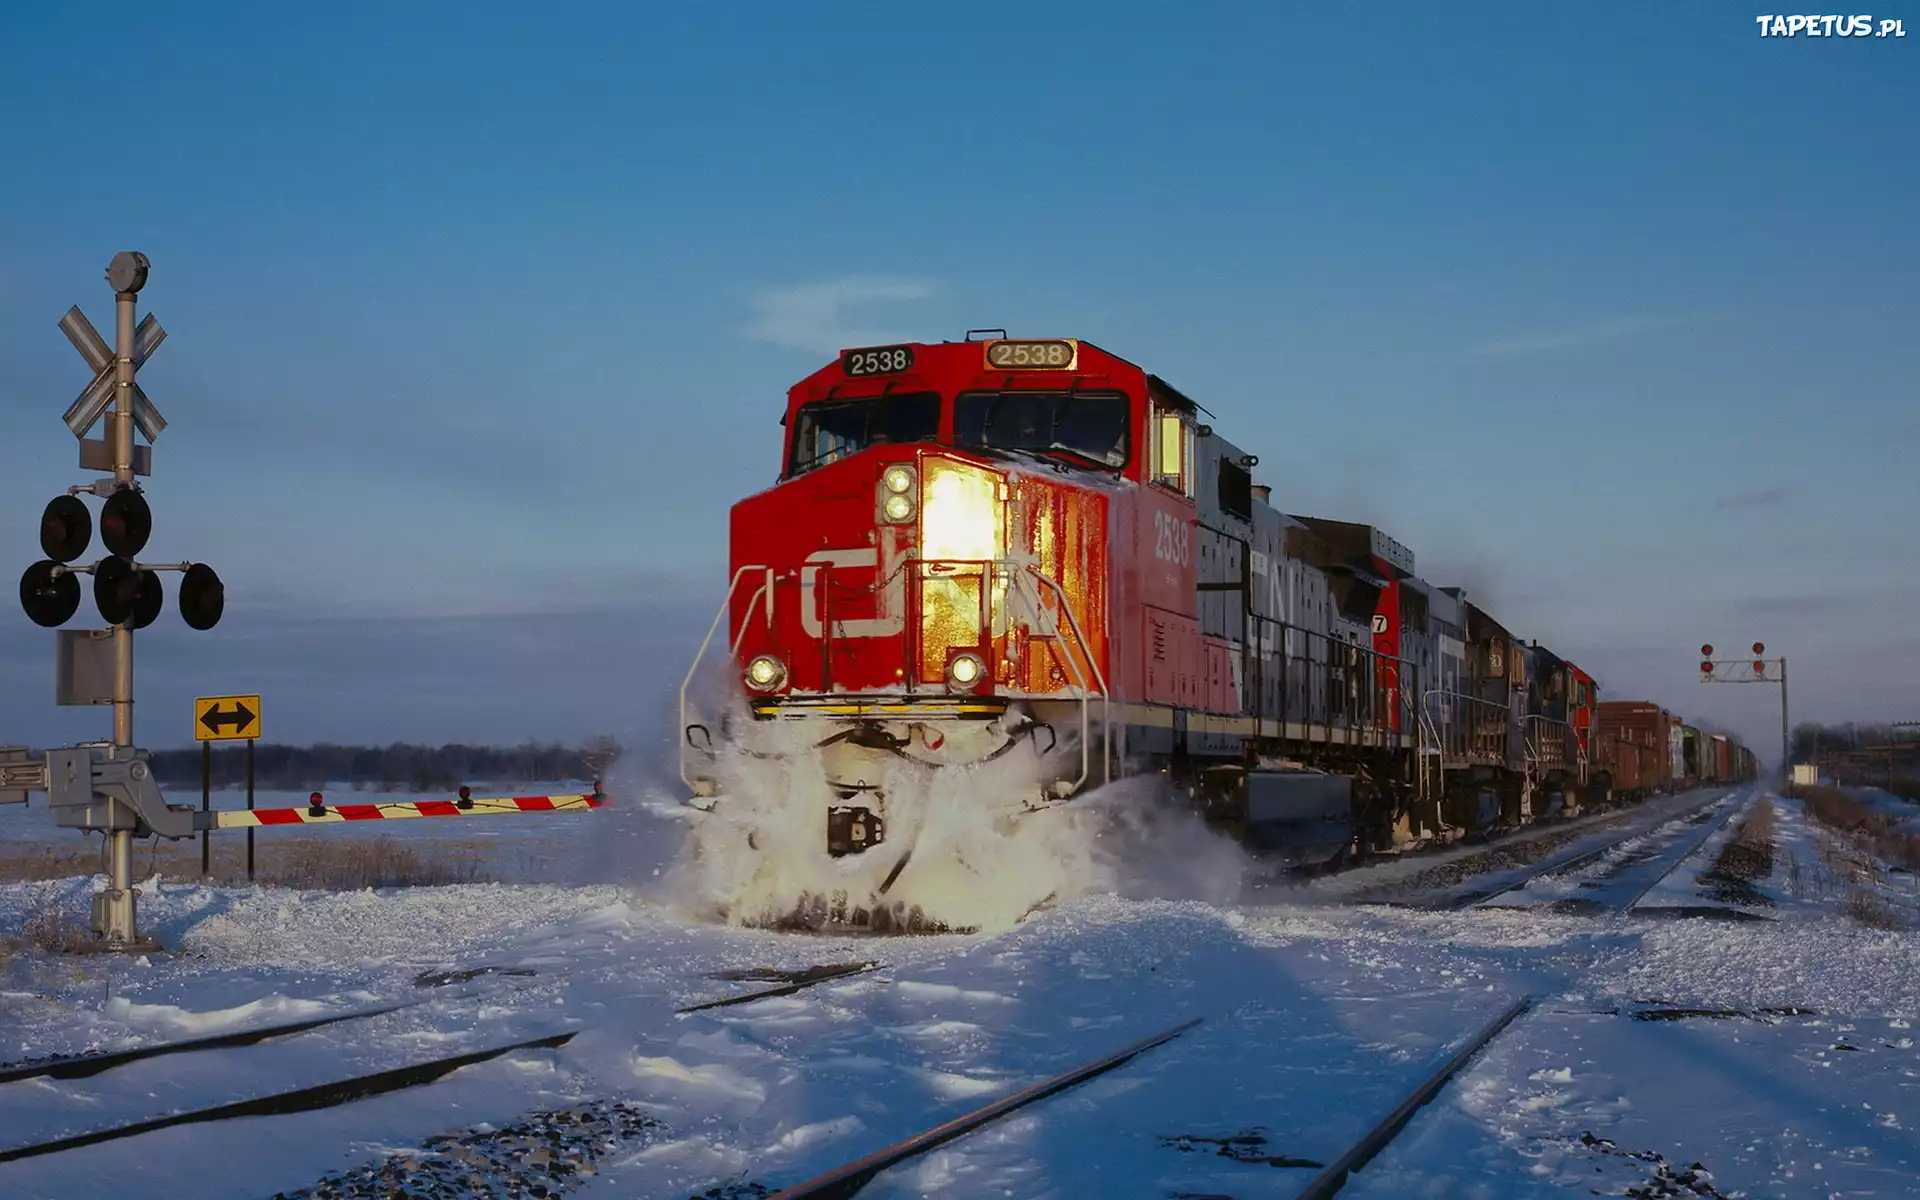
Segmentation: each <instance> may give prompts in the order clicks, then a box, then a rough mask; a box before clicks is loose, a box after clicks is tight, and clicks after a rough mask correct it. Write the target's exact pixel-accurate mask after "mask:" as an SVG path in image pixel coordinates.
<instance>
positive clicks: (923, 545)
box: [920, 467, 1004, 562]
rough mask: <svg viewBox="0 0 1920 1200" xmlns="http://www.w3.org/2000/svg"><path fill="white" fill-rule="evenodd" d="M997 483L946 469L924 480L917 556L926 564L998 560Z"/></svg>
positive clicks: (975, 474) (1000, 509) (979, 475)
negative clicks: (924, 503) (925, 493)
mask: <svg viewBox="0 0 1920 1200" xmlns="http://www.w3.org/2000/svg"><path fill="white" fill-rule="evenodd" d="M997 483H998V481H997V479H996V478H995V477H994V476H992V475H988V474H986V473H985V472H982V471H977V470H974V469H971V468H960V467H953V468H945V469H942V470H939V471H930V472H929V474H928V476H927V499H926V511H925V513H923V514H922V516H921V518H920V556H921V557H922V558H925V559H927V560H928V561H948V562H979V561H981V560H992V559H998V558H999V557H1000V524H1001V521H1002V519H1003V517H1002V514H1003V511H1004V510H1003V507H1002V505H1001V504H1000V500H999V497H998V489H997Z"/></svg>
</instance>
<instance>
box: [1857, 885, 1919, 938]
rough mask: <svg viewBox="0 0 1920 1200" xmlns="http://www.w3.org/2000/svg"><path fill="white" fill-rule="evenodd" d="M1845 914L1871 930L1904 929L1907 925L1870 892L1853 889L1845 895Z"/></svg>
mask: <svg viewBox="0 0 1920 1200" xmlns="http://www.w3.org/2000/svg"><path fill="white" fill-rule="evenodd" d="M1844 907H1845V911H1846V914H1847V915H1848V916H1850V917H1852V918H1853V919H1854V920H1856V921H1858V922H1860V923H1861V924H1862V925H1865V926H1868V927H1869V928H1872V929H1905V928H1906V927H1907V923H1906V922H1905V921H1903V920H1902V919H1901V918H1900V914H1899V913H1898V912H1896V911H1895V910H1894V908H1893V906H1892V905H1890V904H1888V903H1887V902H1886V901H1885V900H1882V899H1881V898H1880V897H1879V896H1877V895H1875V894H1874V893H1872V892H1868V891H1863V890H1861V889H1860V888H1854V889H1853V890H1851V891H1849V892H1848V893H1847V901H1846V904H1845V906H1844Z"/></svg>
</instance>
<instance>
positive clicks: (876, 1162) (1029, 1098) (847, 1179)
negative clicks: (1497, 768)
mask: <svg viewBox="0 0 1920 1200" xmlns="http://www.w3.org/2000/svg"><path fill="white" fill-rule="evenodd" d="M1533 1003H1534V1000H1533V997H1531V996H1523V997H1521V998H1520V999H1519V1000H1517V1001H1515V1002H1513V1003H1512V1004H1510V1005H1508V1006H1507V1008H1506V1009H1505V1010H1504V1011H1502V1012H1501V1013H1500V1014H1499V1015H1498V1016H1496V1017H1495V1018H1494V1019H1493V1020H1492V1021H1490V1022H1488V1023H1487V1024H1486V1025H1484V1026H1482V1027H1481V1028H1480V1029H1478V1030H1476V1031H1475V1032H1474V1033H1473V1034H1471V1035H1470V1036H1469V1037H1468V1038H1467V1040H1466V1041H1465V1042H1464V1043H1463V1044H1462V1045H1461V1046H1460V1048H1459V1049H1457V1050H1455V1051H1454V1052H1453V1054H1451V1055H1450V1056H1448V1058H1447V1059H1446V1060H1445V1061H1443V1062H1441V1063H1440V1064H1439V1065H1438V1066H1436V1067H1435V1068H1434V1070H1433V1071H1431V1072H1429V1073H1428V1074H1427V1075H1426V1076H1425V1077H1423V1078H1422V1079H1421V1080H1420V1082H1419V1083H1418V1084H1417V1085H1415V1087H1414V1088H1413V1090H1412V1091H1411V1092H1410V1093H1408V1095H1407V1096H1406V1097H1405V1098H1404V1099H1402V1100H1401V1101H1400V1102H1399V1103H1398V1104H1396V1105H1395V1106H1394V1107H1393V1109H1392V1110H1391V1111H1390V1112H1388V1113H1387V1114H1386V1115H1385V1116H1384V1117H1382V1118H1381V1119H1380V1120H1379V1121H1378V1122H1377V1123H1375V1124H1374V1125H1373V1126H1372V1128H1370V1129H1368V1130H1367V1132H1366V1133H1365V1134H1363V1135H1362V1136H1361V1137H1360V1139H1359V1140H1358V1141H1357V1142H1355V1143H1354V1144H1353V1145H1352V1146H1351V1147H1349V1148H1348V1149H1347V1150H1346V1151H1345V1152H1344V1153H1342V1154H1341V1155H1340V1156H1339V1157H1338V1158H1336V1159H1335V1160H1334V1161H1333V1162H1332V1163H1331V1164H1329V1165H1328V1166H1327V1167H1325V1168H1324V1169H1323V1170H1322V1171H1321V1173H1320V1174H1319V1175H1318V1176H1316V1177H1315V1178H1314V1179H1313V1180H1312V1182H1310V1183H1308V1184H1307V1186H1306V1187H1305V1189H1303V1190H1302V1191H1301V1192H1300V1194H1299V1200H1326V1198H1327V1197H1330V1196H1333V1195H1334V1194H1336V1193H1337V1192H1339V1191H1340V1189H1341V1188H1342V1187H1344V1186H1345V1184H1346V1182H1347V1180H1348V1178H1349V1177H1350V1176H1351V1175H1352V1174H1353V1173H1354V1172H1355V1171H1358V1170H1360V1169H1361V1168H1362V1167H1364V1166H1365V1165H1366V1164H1367V1163H1369V1162H1371V1161H1372V1160H1373V1159H1374V1157H1376V1156H1377V1155H1378V1154H1379V1153H1380V1151H1382V1150H1384V1149H1385V1148H1386V1147H1387V1146H1388V1145H1389V1144H1390V1143H1391V1142H1392V1141H1393V1139H1394V1138H1395V1137H1397V1136H1398V1135H1399V1134H1400V1132H1401V1131H1402V1130H1404V1129H1405V1128H1406V1127H1407V1125H1408V1124H1409V1123H1410V1122H1411V1121H1412V1120H1413V1117H1414V1115H1415V1114H1416V1113H1418V1112H1419V1110H1420V1109H1421V1108H1422V1107H1424V1106H1425V1105H1426V1104H1427V1103H1428V1102H1430V1101H1431V1100H1432V1099H1433V1098H1434V1097H1435V1096H1437V1095H1438V1094H1439V1093H1440V1090H1441V1089H1442V1088H1444V1087H1445V1086H1446V1084H1447V1083H1448V1081H1449V1080H1451V1079H1452V1078H1453V1077H1454V1076H1455V1075H1457V1074H1459V1073H1460V1072H1461V1071H1462V1070H1464V1069H1465V1068H1466V1066H1467V1065H1468V1064H1469V1063H1471V1062H1472V1061H1473V1059H1474V1058H1475V1057H1476V1056H1477V1055H1479V1053H1480V1052H1481V1051H1482V1050H1484V1049H1485V1048H1486V1047H1487V1045H1488V1044H1489V1043H1491V1042H1492V1041H1493V1040H1494V1038H1496V1037H1498V1036H1499V1035H1500V1034H1501V1033H1502V1032H1504V1031H1505V1030H1506V1028H1507V1027H1508V1026H1509V1025H1511V1024H1512V1023H1513V1022H1514V1021H1516V1020H1518V1019H1519V1018H1520V1017H1521V1016H1522V1015H1523V1014H1525V1013H1526V1011H1527V1010H1528V1009H1529V1008H1531V1007H1532V1006H1533ZM1202 1019H1203V1018H1197V1017H1196V1018H1194V1019H1193V1020H1190V1021H1187V1022H1185V1023H1183V1024H1180V1025H1176V1026H1174V1027H1173V1028H1171V1029H1168V1030H1166V1031H1164V1032H1162V1033H1159V1034H1156V1035H1154V1036H1152V1037H1149V1038H1145V1039H1142V1040H1141V1041H1138V1042H1135V1043H1133V1044H1132V1045H1130V1046H1126V1047H1123V1048H1121V1049H1119V1050H1116V1051H1114V1052H1113V1053H1111V1054H1107V1055H1105V1056H1103V1057H1100V1058H1097V1059H1094V1060H1092V1061H1090V1062H1087V1063H1084V1064H1082V1065H1080V1066H1078V1067H1074V1068H1073V1069H1071V1070H1068V1071H1065V1072H1062V1073H1060V1074H1058V1075H1055V1076H1054V1077H1052V1078H1050V1079H1047V1080H1044V1081H1042V1082H1040V1083H1038V1084H1035V1085H1034V1086H1032V1087H1029V1088H1026V1089H1024V1090H1022V1091H1019V1092H1016V1093H1014V1094H1013V1095H1011V1096H1006V1097H1003V1098H1001V1099H999V1100H995V1101H993V1102H991V1103H989V1104H984V1105H982V1106H980V1107H979V1108H976V1109H973V1110H972V1111H970V1112H966V1113H963V1114H961V1115H959V1116H957V1117H954V1118H952V1119H950V1120H947V1121H944V1122H942V1123H940V1124H938V1125H935V1126H933V1127H932V1128H930V1129H927V1130H925V1131H923V1132H921V1133H917V1134H914V1135H913V1136H911V1137H907V1138H903V1139H901V1140H900V1141H897V1142H894V1143H893V1144H891V1145H888V1146H884V1147H881V1148H880V1149H878V1150H875V1151H873V1152H871V1153H869V1154H866V1155H863V1156H862V1157H860V1158H858V1159H855V1160H854V1161H852V1162H850V1163H847V1164H845V1165H844V1166H841V1167H837V1168H835V1169H833V1170H831V1171H828V1172H826V1173H825V1174H822V1175H819V1176H816V1177H815V1178H813V1179H809V1180H807V1181H806V1182H804V1183H798V1184H793V1185H791V1186H789V1187H787V1188H785V1189H783V1190H781V1191H779V1192H775V1193H773V1194H772V1195H771V1196H770V1197H768V1200H851V1198H852V1197H854V1196H856V1195H857V1194H859V1192H860V1191H862V1190H863V1189H864V1188H866V1187H867V1185H868V1184H870V1183H872V1182H873V1181H874V1180H875V1179H876V1178H877V1177H878V1176H879V1175H880V1174H881V1173H882V1172H884V1171H886V1170H888V1169H889V1168H892V1167H895V1166H898V1165H900V1164H901V1163H904V1162H907V1161H908V1160H910V1159H913V1158H916V1157H918V1156H919V1155H922V1154H925V1153H927V1152H928V1151H930V1150H934V1149H936V1148H938V1147H940V1146H942V1145H945V1144H946V1143H948V1142H951V1141H953V1140H955V1139H956V1138H960V1137H964V1136H966V1135H967V1134H969V1133H972V1132H974V1131H975V1130H978V1129H980V1128H982V1127H984V1126H986V1125H988V1124H990V1123H992V1122H993V1121H996V1120H998V1119H1000V1118H1001V1117H1004V1116H1007V1115H1009V1114H1011V1113H1013V1112H1016V1111H1018V1110H1019V1109H1021V1108H1024V1107H1026V1106H1027V1105H1030V1104H1033V1103H1035V1102H1037V1101H1040V1100H1044V1099H1046V1098H1047V1097H1049V1096H1052V1095H1056V1094H1058V1093H1060V1092H1063V1091H1066V1090H1067V1089H1069V1088H1072V1087H1075V1086H1077V1085H1079V1084H1081V1083H1084V1082H1086V1081H1087V1080H1090V1079H1093V1078H1095V1077H1096V1076H1099V1075H1103V1074H1106V1073H1107V1072H1109V1071H1113V1070H1115V1069H1117V1068H1119V1067H1122V1066H1124V1065H1126V1064H1127V1063H1128V1062H1130V1061H1132V1060H1133V1059H1134V1058H1136V1057H1138V1056H1139V1055H1141V1054H1144V1053H1146V1052H1147V1051H1148V1050H1151V1049H1153V1048H1154V1047H1156V1046H1159V1045H1162V1044H1164V1043H1166V1042H1170V1041H1172V1040H1173V1039H1174V1038H1177V1037H1179V1036H1180V1035H1181V1034H1183V1033H1185V1032H1187V1031H1188V1030H1190V1029H1192V1028H1194V1027H1195V1026H1197V1025H1199V1024H1200V1023H1201V1020H1202ZM1283 1165H1287V1166H1294V1165H1301V1166H1318V1165H1319V1164H1318V1163H1311V1162H1300V1163H1297V1164H1296V1163H1293V1162H1288V1163H1285V1164H1283Z"/></svg>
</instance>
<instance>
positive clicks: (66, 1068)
mask: <svg viewBox="0 0 1920 1200" xmlns="http://www.w3.org/2000/svg"><path fill="white" fill-rule="evenodd" d="M425 1003H427V1001H425V1000H409V1001H407V1002H405V1003H404V1004H388V1005H383V1006H382V1007H380V1008H367V1009H361V1010H359V1011H357V1012H348V1013H335V1014H333V1015H332V1016H326V1017H310V1018H308V1019H307V1020H304V1021H287V1022H283V1023H281V1024H279V1025H262V1026H258V1027H256V1028H253V1029H242V1030H238V1031H236V1032H234V1033H216V1034H211V1035H209V1036H207V1037H198V1038H188V1039H187V1040H185V1041H180V1042H162V1043H160V1044H159V1045H156V1046H141V1047H138V1048H136V1049H133V1050H116V1051H113V1052H111V1053H107V1054H75V1055H72V1056H69V1057H66V1058H50V1059H43V1060H42V1061H40V1062H29V1063H20V1064H18V1065H9V1066H4V1067H0V1083H16V1082H18V1081H19V1080H22V1079H38V1078H41V1077H46V1078H50V1079H86V1078H88V1077H89V1076H93V1075H98V1074H100V1073H101V1072H103V1071H111V1070H113V1069H114V1068H115V1067H124V1066H126V1065H127V1064H128V1063H133V1062H140V1061H141V1060H143V1059H149V1058H159V1057H160V1056H162V1055H165V1054H185V1053H187V1052H189V1051H193V1050H219V1049H222V1048H224V1047H227V1046H251V1045H253V1044H254V1043H256V1042H264V1041H266V1040H268V1039H269V1038H277V1037H291V1036H292V1035H294V1034H296V1033H305V1032H306V1031H308V1030H309V1029H319V1028H321V1027H322V1026H325V1025H338V1024H340V1023H341V1022H343V1021H360V1020H364V1019H366V1018H367V1017H378V1016H383V1015H385V1014H387V1013H391V1012H399V1011H400V1010H401V1009H405V1008H416V1007H418V1006H419V1005H422V1004H425Z"/></svg>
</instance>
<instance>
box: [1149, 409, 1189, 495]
mask: <svg viewBox="0 0 1920 1200" xmlns="http://www.w3.org/2000/svg"><path fill="white" fill-rule="evenodd" d="M1150 420H1151V423H1152V428H1151V430H1150V437H1151V439H1152V442H1153V448H1152V459H1151V460H1150V462H1151V466H1152V474H1151V476H1150V478H1152V480H1153V482H1155V483H1157V484H1159V485H1160V486H1161V487H1163V488H1166V489H1167V490H1168V491H1171V492H1178V493H1179V494H1180V495H1182V496H1186V497H1187V498H1189V499H1191V498H1192V497H1193V495H1194V490H1193V486H1194V470H1193V426H1191V425H1189V424H1188V423H1187V421H1186V419H1185V418H1184V417H1182V416H1181V415H1180V414H1179V413H1177V412H1169V411H1167V410H1165V409H1156V410H1155V411H1154V413H1153V416H1152V417H1151V418H1150Z"/></svg>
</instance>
